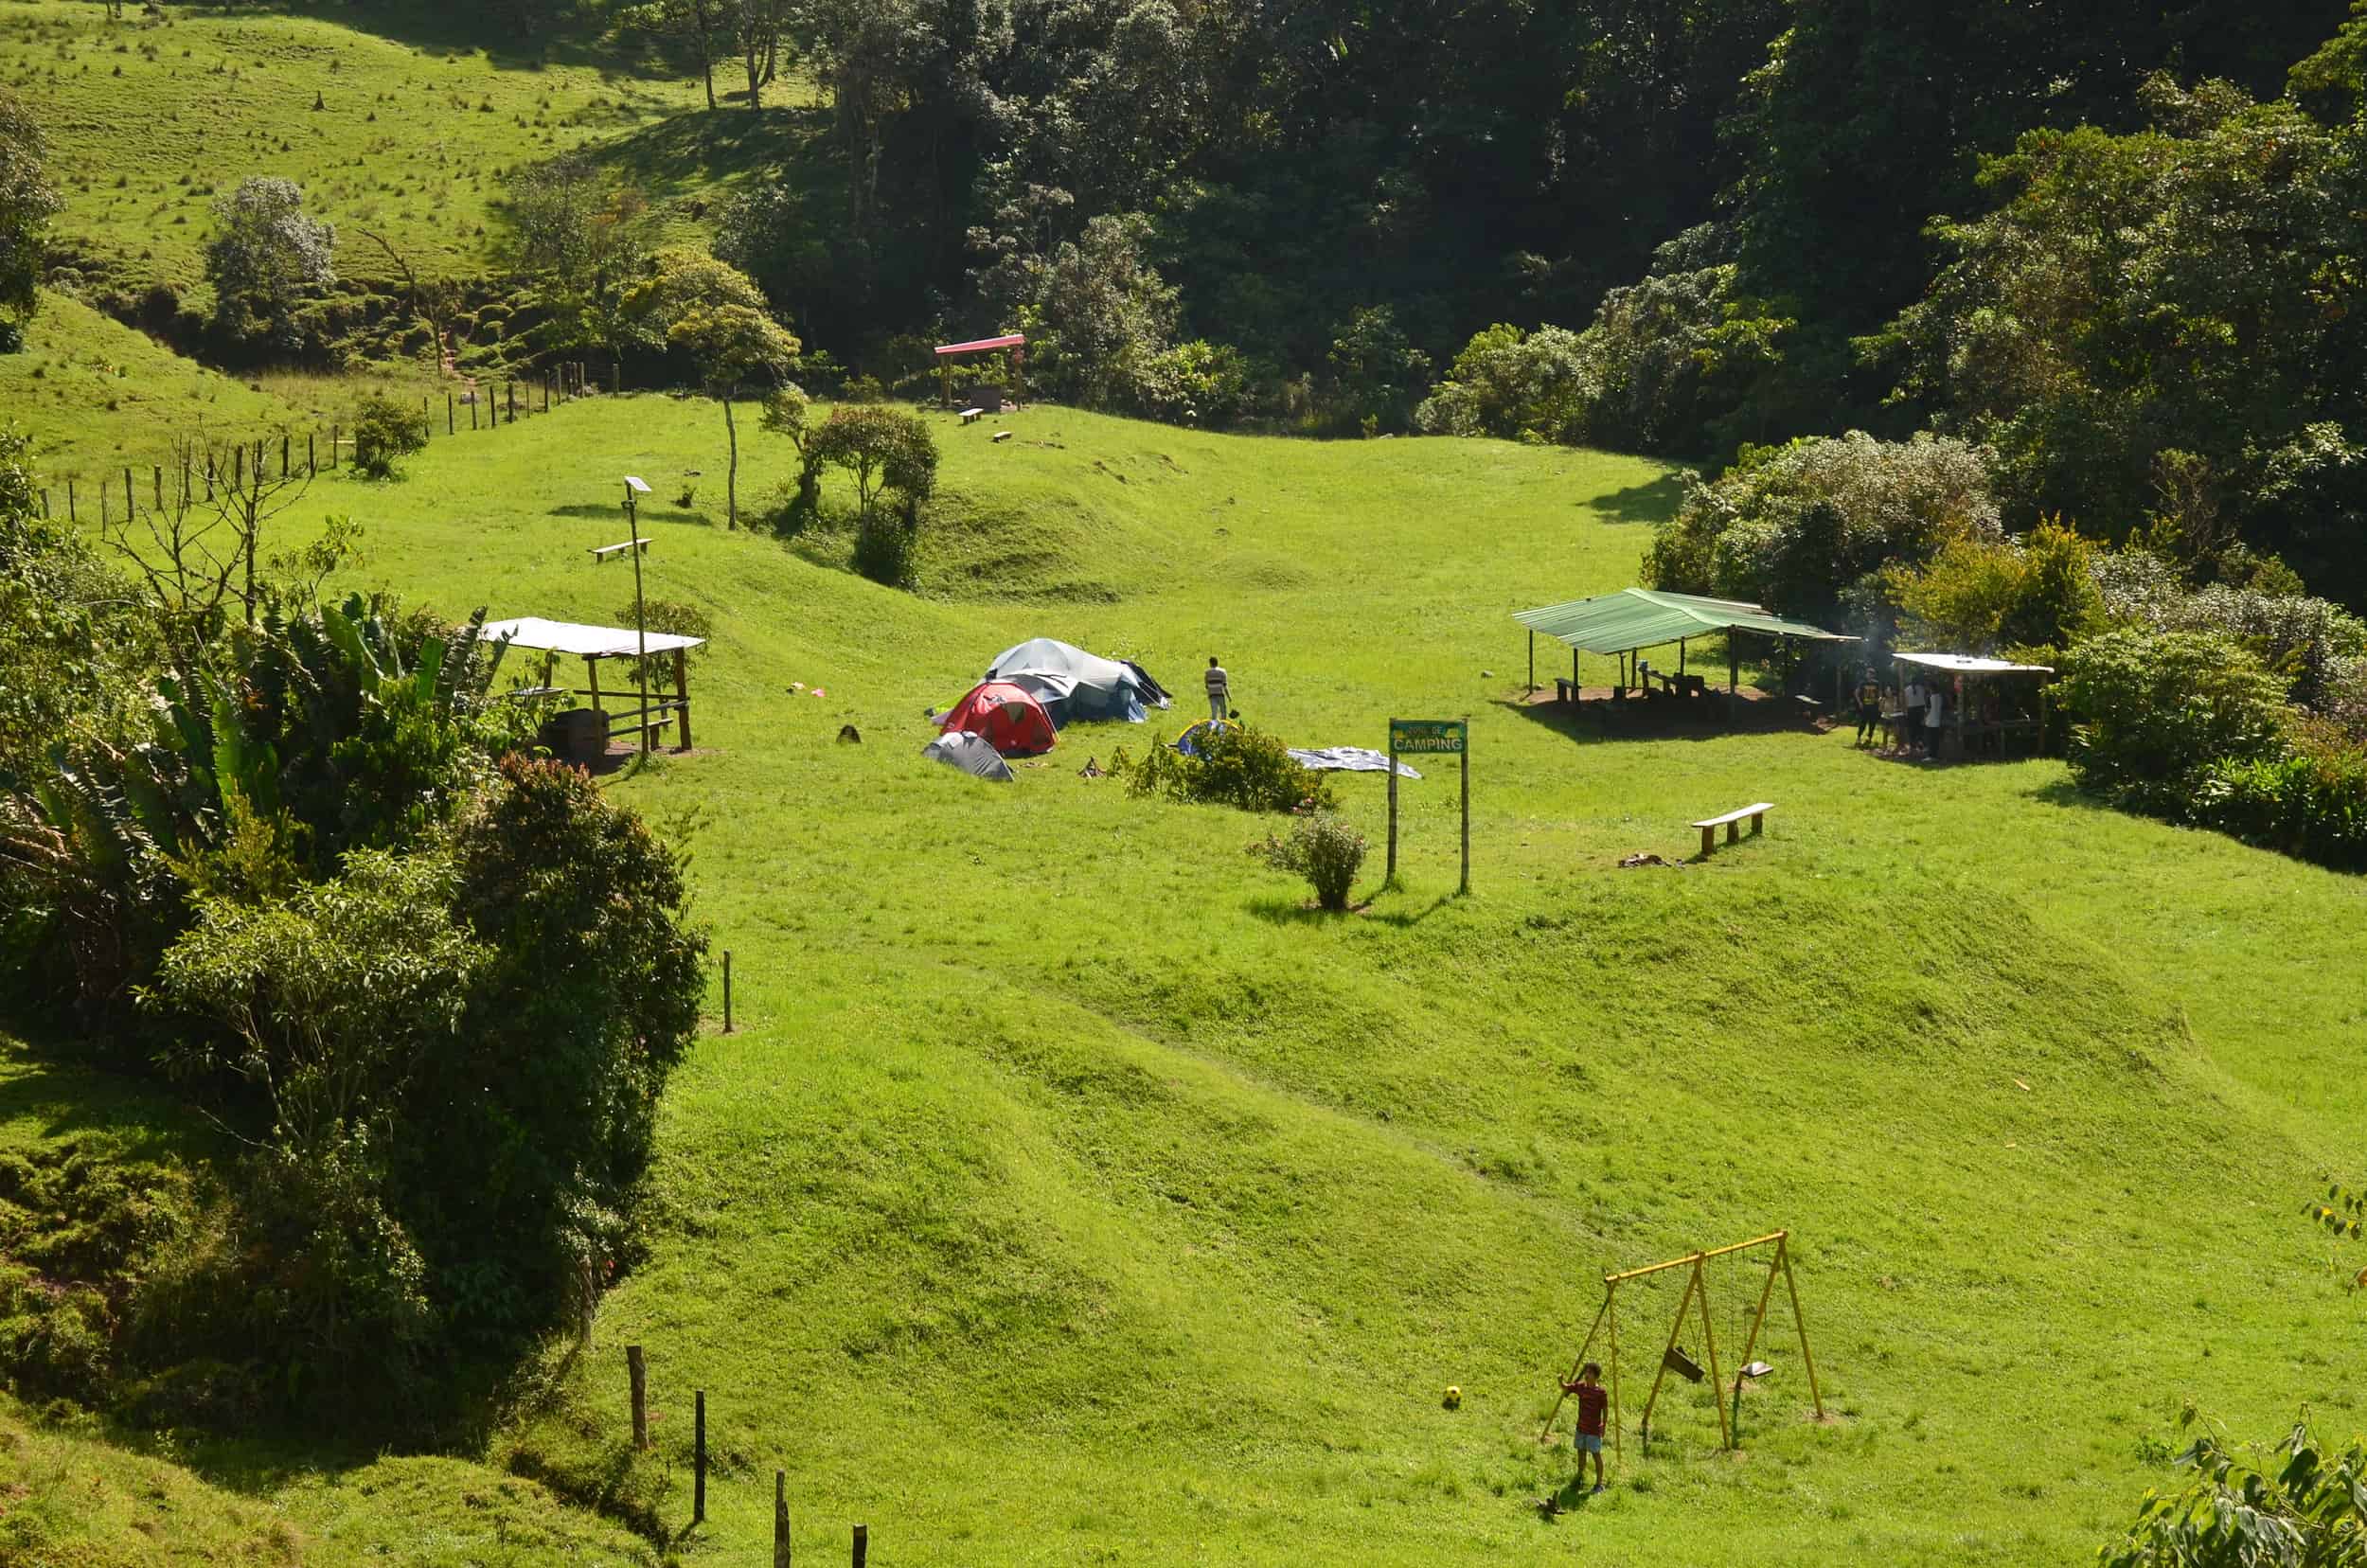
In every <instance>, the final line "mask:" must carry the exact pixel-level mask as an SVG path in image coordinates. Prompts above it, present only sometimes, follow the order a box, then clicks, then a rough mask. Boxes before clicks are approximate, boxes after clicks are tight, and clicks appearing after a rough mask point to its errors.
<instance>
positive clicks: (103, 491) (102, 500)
mask: <svg viewBox="0 0 2367 1568" xmlns="http://www.w3.org/2000/svg"><path fill="white" fill-rule="evenodd" d="M107 523H108V517H107V481H106V480H104V479H101V480H99V481H98V526H100V527H102V528H103V527H105V526H107Z"/></svg>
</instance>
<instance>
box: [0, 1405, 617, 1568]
mask: <svg viewBox="0 0 2367 1568" xmlns="http://www.w3.org/2000/svg"><path fill="white" fill-rule="evenodd" d="M148 1449H149V1450H150V1451H149V1452H144V1451H142V1450H140V1449H135V1448H130V1447H125V1446H122V1445H120V1444H118V1443H116V1442H114V1441H110V1440H109V1439H108V1438H106V1437H105V1436H103V1435H98V1434H93V1433H92V1432H90V1431H87V1430H85V1429H84V1428H83V1427H81V1425H80V1423H76V1422H67V1423H65V1424H63V1425H59V1424H44V1423H43V1422H41V1421H39V1420H37V1419H36V1418H35V1417H33V1415H32V1414H31V1413H30V1412H28V1411H27V1410H26V1409H25V1408H24V1407H23V1406H22V1405H20V1404H18V1403H17V1402H16V1401H14V1400H12V1399H9V1398H8V1397H7V1396H6V1395H0V1557H5V1558H6V1559H7V1560H8V1561H9V1562H12V1563H20V1564H24V1565H25V1568H51V1565H64V1564H73V1565H76V1568H81V1565H85V1564H89V1565H113V1564H118V1563H119V1564H125V1565H127V1568H128V1565H130V1564H134V1563H137V1564H172V1565H175V1568H178V1565H180V1564H196V1563H222V1562H236V1563H253V1564H266V1563H290V1564H294V1563H321V1564H345V1563H355V1564H359V1563H401V1564H411V1565H415V1568H429V1565H442V1564H457V1563H470V1564H482V1565H484V1568H528V1565H530V1564H543V1563H550V1562H561V1561H563V1562H573V1563H586V1564H596V1565H600V1568H608V1565H611V1564H616V1565H622V1564H646V1563H653V1562H655V1561H656V1560H657V1556H656V1554H655V1552H653V1551H652V1550H651V1549H650V1546H649V1545H648V1544H646V1543H645V1542H642V1541H636V1540H634V1539H632V1537H630V1536H627V1535H625V1534H623V1533H622V1532H620V1531H618V1530H616V1529H614V1528H613V1527H610V1526H607V1525H603V1524H601V1523H598V1522H597V1521H595V1520H592V1519H589V1518H587V1517H586V1516H584V1515H583V1514H581V1513H580V1512H578V1511H576V1510H573V1509H570V1508H567V1507H565V1506H562V1505H561V1504H560V1503H559V1502H558V1501H557V1500H555V1499H554V1498H553V1497H552V1496H551V1495H550V1493H549V1492H547V1491H545V1490H544V1489H543V1488H540V1487H537V1486H535V1485H533V1484H532V1483H530V1482H526V1481H523V1480H520V1479H518V1478H516V1477H514V1476H506V1475H497V1474H494V1473H492V1472H490V1471H488V1470H485V1469H484V1468H482V1467H481V1466H477V1465H472V1464H469V1463H466V1462H464V1461H461V1460H454V1459H436V1458H388V1459H380V1460H376V1461H374V1462H371V1463H368V1464H365V1465H363V1466H360V1467H359V1468H356V1469H352V1470H346V1471H344V1472H342V1473H334V1474H332V1473H328V1472H320V1473H305V1474H301V1475H298V1476H295V1477H293V1478H289V1479H286V1480H284V1481H283V1482H282V1484H281V1485H279V1486H278V1487H276V1488H275V1489H274V1490H273V1492H272V1494H271V1495H270V1496H268V1497H262V1496H252V1495H247V1494H244V1493H242V1492H241V1491H240V1490H238V1489H236V1488H232V1487H229V1486H224V1485H222V1484H220V1483H219V1482H217V1481H213V1480H209V1479H207V1478H206V1475H205V1471H204V1470H203V1469H202V1468H192V1467H191V1466H190V1465H189V1464H187V1463H185V1462H184V1455H183V1454H182V1452H181V1451H180V1449H179V1447H178V1445H176V1444H175V1443H174V1442H173V1441H172V1440H171V1439H170V1437H169V1435H168V1436H166V1437H165V1438H163V1439H161V1440H158V1441H152V1442H151V1443H149V1444H148Z"/></svg>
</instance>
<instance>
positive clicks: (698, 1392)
mask: <svg viewBox="0 0 2367 1568" xmlns="http://www.w3.org/2000/svg"><path fill="white" fill-rule="evenodd" d="M625 1381H626V1387H627V1390H628V1393H629V1397H630V1399H631V1400H632V1406H631V1408H632V1417H631V1419H632V1449H633V1452H635V1453H647V1452H649V1451H650V1404H649V1399H650V1363H649V1359H648V1358H647V1357H646V1356H645V1355H643V1353H642V1349H641V1346H640V1345H626V1346H625ZM691 1399H692V1406H691V1409H692V1415H691V1422H692V1426H691V1439H690V1442H691V1450H690V1453H691V1459H690V1466H691V1469H690V1476H691V1481H690V1486H691V1491H690V1524H691V1525H699V1524H703V1523H706V1517H707V1391H706V1390H705V1389H703V1388H701V1389H694V1390H693V1391H692V1394H691ZM687 1529H688V1526H685V1533H686V1531H687ZM870 1553H871V1526H870V1525H868V1524H858V1525H856V1526H855V1527H854V1559H853V1560H854V1568H867V1560H868V1559H869V1557H870ZM809 1560H810V1559H809ZM773 1564H774V1568H791V1564H790V1519H789V1471H787V1470H774V1472H773Z"/></svg>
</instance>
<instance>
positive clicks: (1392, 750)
mask: <svg viewBox="0 0 2367 1568" xmlns="http://www.w3.org/2000/svg"><path fill="white" fill-rule="evenodd" d="M1408 752H1415V753H1419V754H1421V755H1422V756H1425V757H1461V758H1462V759H1463V882H1462V885H1461V886H1460V887H1459V888H1458V889H1457V890H1456V891H1457V892H1458V893H1468V892H1469V891H1471V722H1470V721H1469V720H1468V719H1392V720H1390V721H1389V872H1388V875H1387V876H1386V877H1385V878H1384V879H1383V881H1382V885H1383V886H1386V887H1395V886H1397V758H1398V757H1400V756H1402V755H1404V754H1405V753H1408Z"/></svg>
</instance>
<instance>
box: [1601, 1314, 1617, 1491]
mask: <svg viewBox="0 0 2367 1568" xmlns="http://www.w3.org/2000/svg"><path fill="white" fill-rule="evenodd" d="M1603 1305H1604V1307H1605V1308H1606V1309H1608V1310H1609V1311H1610V1313H1611V1461H1612V1463H1614V1464H1616V1463H1617V1462H1618V1461H1619V1459H1620V1458H1621V1453H1620V1450H1619V1285H1618V1282H1617V1281H1616V1280H1614V1281H1612V1282H1611V1284H1609V1285H1606V1286H1604V1287H1603Z"/></svg>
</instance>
